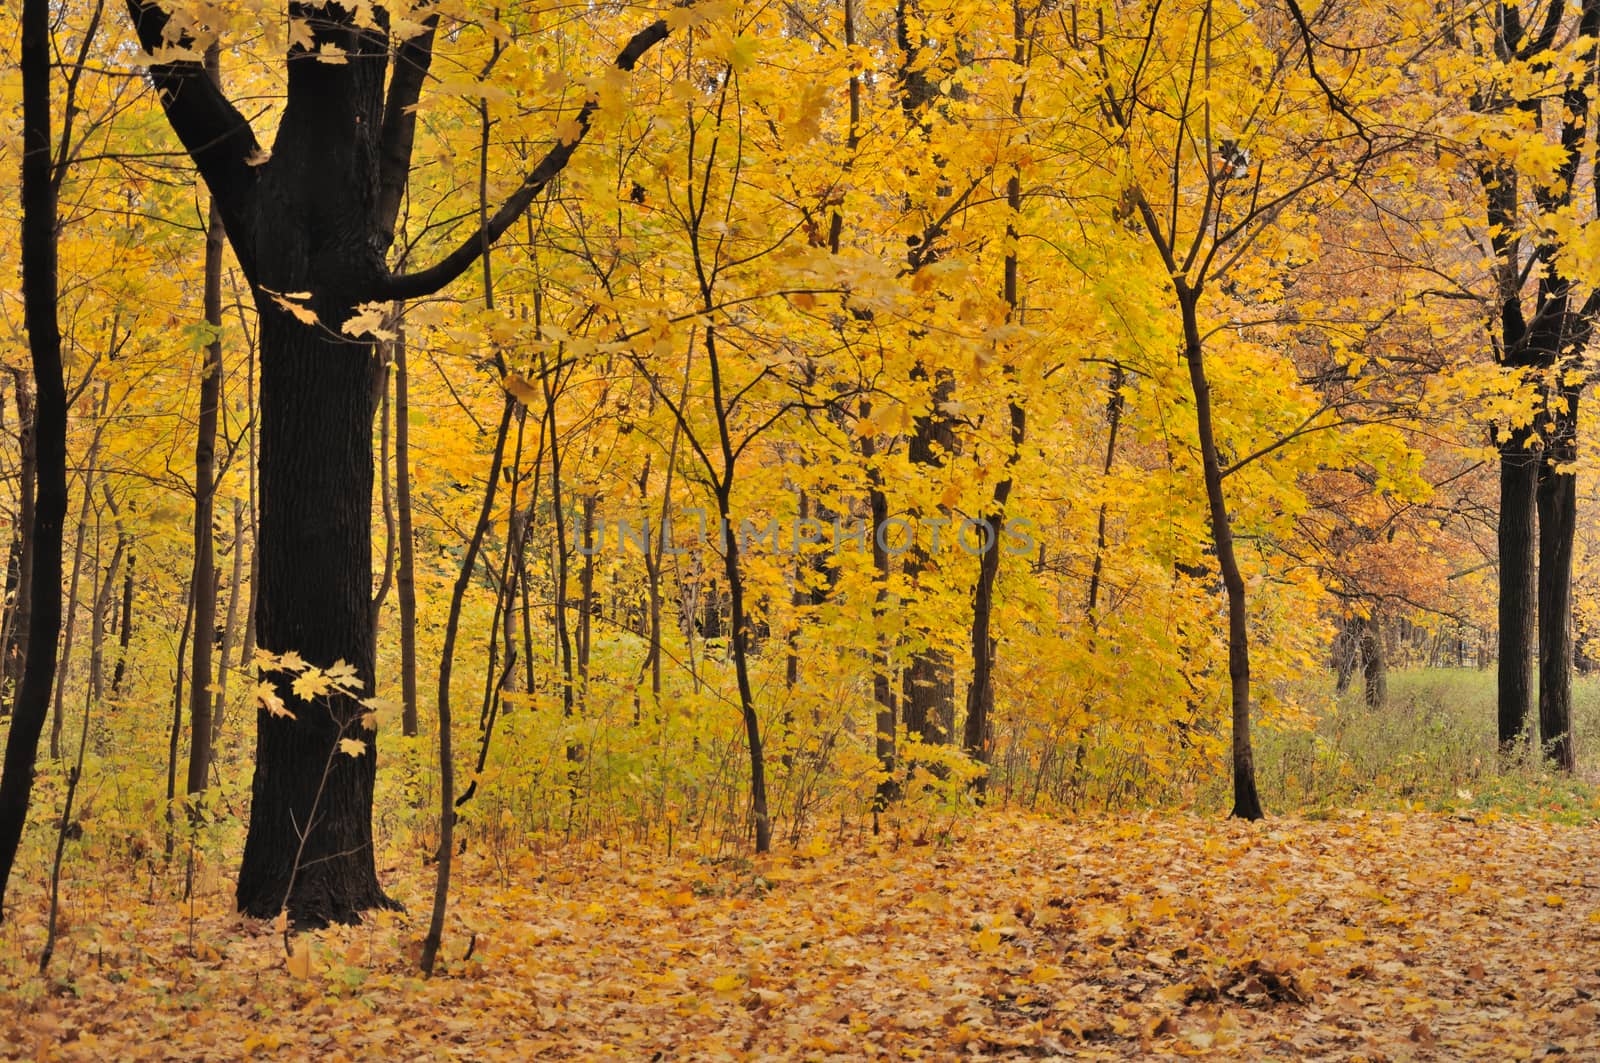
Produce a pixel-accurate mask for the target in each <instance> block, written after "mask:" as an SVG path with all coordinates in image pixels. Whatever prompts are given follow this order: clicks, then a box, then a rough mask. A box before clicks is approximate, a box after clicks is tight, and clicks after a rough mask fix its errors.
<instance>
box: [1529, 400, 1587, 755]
mask: <svg viewBox="0 0 1600 1063" xmlns="http://www.w3.org/2000/svg"><path fill="white" fill-rule="evenodd" d="M1578 391H1579V388H1578V387H1575V386H1574V387H1563V388H1561V389H1560V391H1559V392H1558V393H1557V396H1556V397H1555V399H1554V402H1555V403H1556V404H1558V408H1557V409H1555V410H1553V411H1552V420H1553V421H1554V424H1553V426H1552V429H1551V433H1550V435H1551V438H1550V439H1549V441H1548V442H1547V444H1546V447H1545V455H1544V460H1543V462H1541V464H1540V471H1539V486H1538V509H1539V605H1538V614H1539V615H1538V622H1539V745H1540V747H1541V748H1542V749H1543V751H1544V755H1545V756H1546V757H1547V758H1549V760H1550V762H1551V763H1552V764H1554V765H1555V766H1556V767H1557V768H1559V769H1560V770H1562V771H1566V772H1570V771H1573V770H1574V769H1575V768H1576V767H1577V756H1576V750H1575V749H1574V747H1573V742H1572V659H1573V654H1572V545H1573V537H1574V536H1575V534H1576V532H1577V524H1578V489H1577V476H1576V475H1575V474H1574V473H1572V472H1571V471H1570V469H1571V467H1572V463H1574V462H1576V461H1577V458H1578V453H1577V451H1578V447H1577V429H1578Z"/></svg>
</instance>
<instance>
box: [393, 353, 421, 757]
mask: <svg viewBox="0 0 1600 1063" xmlns="http://www.w3.org/2000/svg"><path fill="white" fill-rule="evenodd" d="M396 333H397V334H396V336H395V341H394V476H395V485H394V488H395V490H394V496H395V517H396V519H397V520H398V522H399V525H400V559H399V567H398V568H397V570H396V572H395V591H396V593H397V595H398V597H399V599H400V699H401V701H403V702H404V707H403V708H402V709H401V730H402V732H403V733H404V734H405V735H406V737H408V738H409V737H411V736H413V735H415V734H416V733H417V562H416V540H415V538H414V537H413V536H414V533H413V531H412V529H411V392H410V380H409V378H408V377H407V375H406V333H405V324H404V322H402V323H401V324H400V325H399V326H398V328H397V329H396Z"/></svg>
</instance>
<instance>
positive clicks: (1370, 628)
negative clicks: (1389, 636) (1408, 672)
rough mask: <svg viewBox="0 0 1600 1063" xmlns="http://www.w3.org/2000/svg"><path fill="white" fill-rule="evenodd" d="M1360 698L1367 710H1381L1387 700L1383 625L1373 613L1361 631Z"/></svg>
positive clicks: (1387, 683)
mask: <svg viewBox="0 0 1600 1063" xmlns="http://www.w3.org/2000/svg"><path fill="white" fill-rule="evenodd" d="M1361 679H1362V696H1363V697H1364V698H1365V699H1366V704H1367V708H1369V709H1381V708H1383V706H1384V704H1385V703H1386V702H1387V701H1388V700H1389V664H1388V661H1387V659H1386V658H1385V657H1384V653H1383V624H1382V622H1381V621H1380V620H1379V619H1378V614H1377V613H1376V612H1374V613H1373V614H1372V615H1371V616H1369V617H1367V620H1366V623H1365V624H1364V625H1363V626H1362V630H1361Z"/></svg>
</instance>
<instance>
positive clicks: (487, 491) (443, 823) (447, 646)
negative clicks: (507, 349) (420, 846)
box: [422, 393, 516, 976]
mask: <svg viewBox="0 0 1600 1063" xmlns="http://www.w3.org/2000/svg"><path fill="white" fill-rule="evenodd" d="M515 406H516V400H515V399H513V398H512V397H511V395H510V394H509V393H507V394H506V396H505V402H504V404H503V406H502V407H501V413H500V428H499V431H498V432H497V433H496V435H495V441H494V456H493V458H492V459H491V461H490V465H489V482H488V485H487V486H486V487H485V488H484V492H483V506H482V508H481V509H480V510H479V511H478V522H477V524H476V525H474V526H473V529H472V538H471V540H469V541H468V543H467V552H466V556H464V557H463V558H462V559H461V571H460V572H459V573H457V574H456V582H455V587H454V588H452V590H451V592H450V615H449V617H448V618H447V619H446V621H445V626H444V649H443V650H442V651H441V653H440V655H439V867H438V875H437V877H436V878H435V880H434V891H433V912H432V915H431V917H430V919H429V921H428V933H427V935H426V936H425V937H424V938H423V939H422V973H423V974H424V975H430V976H431V975H432V974H433V964H434V959H435V957H437V956H438V954H439V943H440V941H441V940H443V937H444V916H445V905H446V903H447V901H448V900H449V897H450V864H451V860H452V859H453V857H454V855H455V854H454V852H453V845H454V838H455V820H456V815H455V812H456V810H455V796H456V793H455V777H456V775H455V759H454V756H455V755H454V752H453V750H452V748H451V734H450V674H451V670H452V669H453V668H454V667H455V652H456V633H457V631H458V630H459V629H460V626H461V606H462V603H463V602H464V601H465V600H466V596H467V587H468V586H469V585H471V583H472V572H473V570H474V569H475V568H477V565H478V551H479V550H480V549H481V548H482V546H483V537H484V534H485V533H487V532H488V530H489V523H490V520H491V519H492V517H493V515H494V496H495V489H496V487H497V486H498V485H499V483H500V464H501V461H502V460H503V458H504V456H505V450H506V434H507V429H509V428H510V426H511V415H512V411H513V409H514V408H515Z"/></svg>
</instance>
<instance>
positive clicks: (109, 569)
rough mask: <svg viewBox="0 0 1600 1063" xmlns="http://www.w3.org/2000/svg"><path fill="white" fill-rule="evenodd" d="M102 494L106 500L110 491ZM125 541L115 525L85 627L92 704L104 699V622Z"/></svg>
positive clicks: (108, 612)
mask: <svg viewBox="0 0 1600 1063" xmlns="http://www.w3.org/2000/svg"><path fill="white" fill-rule="evenodd" d="M106 497H107V499H108V500H109V498H110V492H107V495H106ZM118 523H121V522H120V521H119V522H118ZM129 542H130V539H129V537H128V536H127V535H126V534H125V533H124V532H122V530H121V529H120V528H119V529H118V531H117V545H116V547H115V548H113V550H112V551H111V563H110V564H108V565H107V566H106V570H105V572H104V573H103V574H102V575H101V577H100V579H99V581H98V583H97V585H96V587H95V594H94V615H93V616H92V617H91V625H90V628H89V700H90V701H91V702H92V703H94V704H99V703H100V702H101V701H103V700H105V693H106V691H105V659H106V649H105V647H106V622H107V619H108V618H109V616H110V613H111V610H112V606H111V596H112V594H113V593H114V591H113V590H112V588H113V587H115V586H116V584H117V577H118V576H120V575H121V574H122V559H123V558H124V557H125V556H126V555H127V552H128V544H129Z"/></svg>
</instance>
